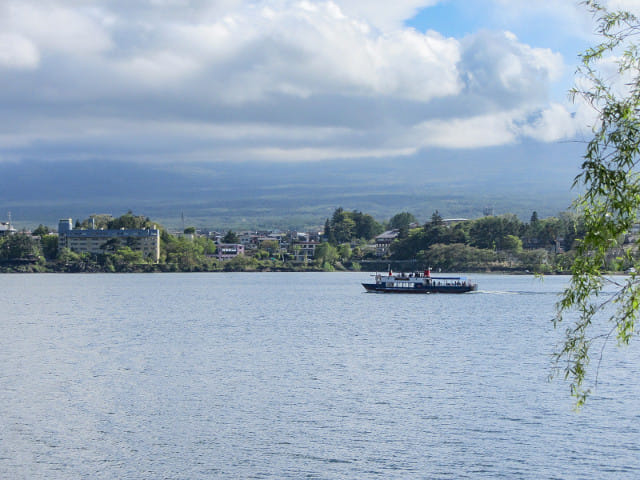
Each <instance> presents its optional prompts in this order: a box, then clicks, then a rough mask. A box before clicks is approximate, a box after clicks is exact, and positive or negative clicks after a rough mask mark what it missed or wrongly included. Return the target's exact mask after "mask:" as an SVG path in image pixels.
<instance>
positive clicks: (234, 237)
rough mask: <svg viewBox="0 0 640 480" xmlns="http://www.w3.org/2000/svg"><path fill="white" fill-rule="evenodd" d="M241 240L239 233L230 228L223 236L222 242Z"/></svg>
mask: <svg viewBox="0 0 640 480" xmlns="http://www.w3.org/2000/svg"><path fill="white" fill-rule="evenodd" d="M239 241H240V239H239V238H238V235H237V234H236V233H235V232H234V231H233V230H229V231H228V232H227V233H226V234H225V236H224V237H222V243H238V242H239Z"/></svg>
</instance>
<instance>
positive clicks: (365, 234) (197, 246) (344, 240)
mask: <svg viewBox="0 0 640 480" xmlns="http://www.w3.org/2000/svg"><path fill="white" fill-rule="evenodd" d="M75 225H76V228H108V229H119V228H126V229H144V228H153V227H156V228H158V229H159V230H160V259H159V262H157V263H156V262H155V260H152V259H150V258H145V257H144V256H143V253H142V252H141V251H139V250H137V249H136V248H135V246H134V245H129V244H126V243H125V244H121V243H120V242H119V241H117V240H107V241H105V244H104V245H103V247H102V248H103V252H102V253H100V254H91V253H77V252H73V251H71V250H69V249H66V248H63V249H61V250H60V251H59V250H58V238H57V236H56V235H55V234H52V233H51V232H50V231H49V229H48V227H45V226H43V225H40V226H38V227H37V228H36V229H35V230H34V231H33V234H32V235H27V234H25V233H18V234H15V235H11V236H7V237H3V238H0V268H2V269H3V270H4V271H87V272H92V271H104V272H139V271H181V272H182V271H187V272H191V271H253V270H322V271H332V270H361V269H367V270H370V269H376V268H378V266H379V264H380V263H382V262H404V264H405V265H407V264H410V265H411V266H412V267H415V268H416V269H421V268H425V267H427V266H431V267H434V268H438V269H440V270H442V271H530V272H542V273H551V272H565V271H567V270H568V269H569V267H570V265H571V262H572V261H573V258H574V256H575V245H576V241H577V240H579V239H580V238H582V236H583V235H584V221H583V217H582V216H581V215H579V214H576V213H572V212H562V213H560V214H558V215H557V216H556V217H549V218H544V219H542V218H539V217H538V214H537V213H536V212H533V213H532V215H531V218H530V220H529V221H528V222H523V221H522V220H520V219H519V218H518V217H517V216H515V215H512V214H504V215H498V216H487V217H482V218H478V219H474V220H460V221H455V222H450V221H445V219H443V218H442V216H441V215H440V214H439V212H438V211H435V212H434V213H433V214H432V216H431V217H430V218H429V220H428V221H426V222H424V223H422V224H420V223H419V222H418V220H417V219H416V217H415V216H414V215H413V214H411V213H410V212H400V213H398V214H396V215H394V216H393V217H391V218H390V219H389V220H388V221H385V222H379V221H377V220H376V219H375V218H374V217H373V216H371V215H369V214H367V213H363V212H361V211H358V210H353V211H347V210H344V209H343V208H337V209H336V210H335V211H334V212H333V215H332V216H331V217H330V218H327V220H326V222H325V225H324V231H323V232H322V233H323V235H322V239H321V242H320V243H319V244H318V245H317V246H316V248H315V254H314V256H313V258H310V259H309V261H306V262H304V263H300V262H296V261H295V260H294V259H295V255H294V249H295V246H294V247H292V248H290V250H289V251H286V250H284V249H282V248H281V247H280V245H279V243H278V241H276V240H267V241H264V242H262V244H261V245H260V247H259V248H258V249H257V250H254V251H251V252H247V253H248V254H247V255H245V256H242V257H236V258H234V259H231V260H226V261H220V260H218V259H216V258H215V256H214V254H215V252H216V248H217V246H216V243H215V242H214V241H213V240H212V239H210V238H207V237H205V236H198V235H196V234H195V233H196V231H195V228H193V227H189V228H187V229H185V235H184V236H175V235H171V234H170V233H169V232H168V231H167V230H166V229H165V228H164V227H162V226H161V225H157V223H154V222H153V221H152V220H150V219H149V218H148V217H144V216H141V215H134V214H133V213H132V212H130V211H129V212H127V213H126V214H124V215H122V216H120V217H118V218H111V217H108V216H94V217H92V219H87V220H83V221H77V222H76V224H75ZM385 230H393V231H394V234H395V235H396V237H397V238H396V239H395V240H394V241H393V242H392V243H391V244H390V246H389V248H388V250H387V251H386V252H385V253H384V255H383V256H380V252H379V251H377V250H376V248H375V246H374V244H375V238H376V236H378V235H380V234H381V233H382V232H384V231H385ZM222 241H223V242H224V243H237V242H238V236H237V234H236V233H234V232H233V231H228V232H227V233H226V235H225V236H224V238H223V239H222ZM619 247H620V249H621V251H622V250H624V238H621V239H620V242H619ZM615 253H616V250H615V249H613V250H612V254H611V255H610V262H609V268H610V270H612V271H615V270H621V269H624V268H626V267H627V263H628V262H621V261H619V255H615Z"/></svg>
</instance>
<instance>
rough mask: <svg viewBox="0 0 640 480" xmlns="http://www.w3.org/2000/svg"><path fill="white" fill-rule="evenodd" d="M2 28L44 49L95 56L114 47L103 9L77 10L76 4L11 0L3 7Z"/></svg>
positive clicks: (0, 22) (1, 8) (1, 9)
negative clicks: (104, 25)
mask: <svg viewBox="0 0 640 480" xmlns="http://www.w3.org/2000/svg"><path fill="white" fill-rule="evenodd" d="M0 11H1V12H2V17H1V18H2V19H1V20H0V27H2V29H3V30H4V31H9V32H13V33H15V34H18V35H22V36H24V37H26V38H28V39H29V40H30V41H31V42H33V43H34V44H36V45H37V46H38V47H39V48H40V49H41V50H51V51H56V52H61V53H64V54H80V55H82V54H91V53H99V52H103V51H105V50H107V49H109V48H110V47H111V39H110V38H109V35H108V34H107V33H106V31H105V30H104V28H103V26H102V25H101V22H102V20H105V19H103V18H101V17H102V14H101V13H100V10H98V9H95V8H92V9H86V10H83V9H81V8H77V7H75V5H74V2H54V1H46V0H45V1H43V2H33V1H30V0H20V1H16V0H7V1H6V3H5V4H4V5H3V6H2V7H0Z"/></svg>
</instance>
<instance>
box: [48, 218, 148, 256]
mask: <svg viewBox="0 0 640 480" xmlns="http://www.w3.org/2000/svg"><path fill="white" fill-rule="evenodd" d="M58 247H59V248H68V249H69V250H71V251H73V252H76V253H84V252H89V253H94V254H100V253H106V252H109V251H114V250H116V249H117V248H119V247H129V248H131V250H134V251H139V252H142V254H143V256H145V257H150V258H151V259H152V260H153V261H154V262H157V261H158V260H159V259H160V231H159V230H158V229H156V228H149V229H125V228H122V229H120V230H95V229H87V230H81V229H74V228H73V224H72V221H71V219H70V218H68V219H67V218H65V219H62V220H60V222H59V224H58Z"/></svg>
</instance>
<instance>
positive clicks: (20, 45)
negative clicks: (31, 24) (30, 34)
mask: <svg viewBox="0 0 640 480" xmlns="http://www.w3.org/2000/svg"><path fill="white" fill-rule="evenodd" d="M39 62H40V54H39V52H38V49H37V48H36V46H35V45H34V44H33V42H31V41H29V39H28V38H25V37H23V36H22V35H17V34H12V33H0V67H5V68H11V69H28V70H29V69H34V68H36V67H37V66H38V63H39Z"/></svg>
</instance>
